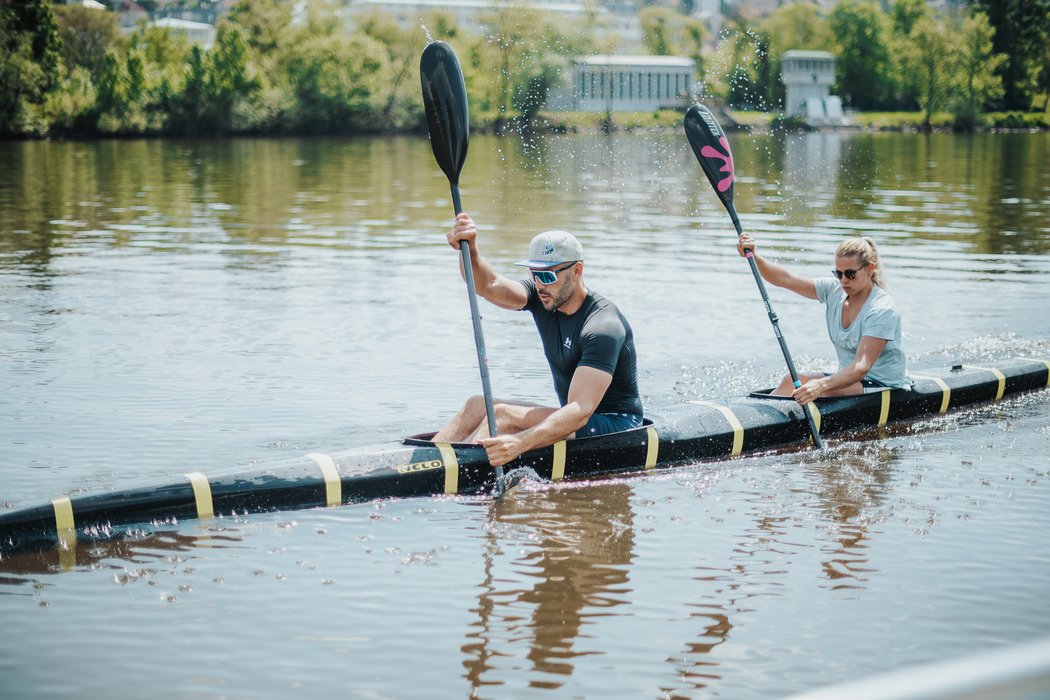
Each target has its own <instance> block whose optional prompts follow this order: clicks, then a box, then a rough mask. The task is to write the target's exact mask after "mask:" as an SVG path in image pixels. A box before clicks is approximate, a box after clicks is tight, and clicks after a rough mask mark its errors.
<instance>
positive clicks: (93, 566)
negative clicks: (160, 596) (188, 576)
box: [0, 526, 241, 590]
mask: <svg viewBox="0 0 1050 700" xmlns="http://www.w3.org/2000/svg"><path fill="white" fill-rule="evenodd" d="M197 529H198V530H204V531H205V532H204V533H203V534H196V535H193V534H188V533H185V532H151V533H148V534H139V535H132V534H116V535H114V536H113V537H112V538H110V539H106V540H101V541H99V542H94V543H91V544H74V545H73V546H72V547H68V546H56V547H54V548H51V549H43V550H37V551H26V552H19V553H16V554H8V555H5V556H4V557H3V559H0V586H12V587H14V588H17V587H20V586H30V587H32V588H33V589H34V590H43V589H45V588H47V587H48V586H50V585H53V584H52V583H50V582H49V580H48V579H46V578H42V577H41V575H54V574H60V573H68V572H72V571H74V570H77V569H79V570H81V571H85V570H104V571H111V572H114V574H113V579H114V581H116V582H117V583H120V584H121V585H126V584H128V583H130V582H132V581H145V582H146V583H147V585H149V586H156V585H157V580H156V579H157V574H158V573H159V572H160V571H161V570H162V569H165V570H166V569H169V568H170V567H172V566H175V567H178V565H180V564H183V563H184V562H185V561H186V559H187V558H190V557H194V556H199V552H196V551H195V550H200V549H211V548H214V547H230V546H236V544H237V543H239V542H241V538H240V537H238V536H237V535H236V534H234V533H231V532H229V531H227V530H226V529H225V528H223V529H216V530H212V529H211V528H207V527H206V526H202V527H199V528H197ZM183 555H185V557H183Z"/></svg>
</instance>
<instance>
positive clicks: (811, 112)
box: [780, 49, 849, 126]
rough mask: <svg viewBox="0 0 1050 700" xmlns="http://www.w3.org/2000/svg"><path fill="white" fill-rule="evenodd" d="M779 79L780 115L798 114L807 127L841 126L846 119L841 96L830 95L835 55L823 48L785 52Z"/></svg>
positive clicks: (793, 115) (790, 115)
mask: <svg viewBox="0 0 1050 700" xmlns="http://www.w3.org/2000/svg"><path fill="white" fill-rule="evenodd" d="M780 79H781V81H782V82H783V83H784V88H785V91H786V96H785V100H784V114H785V115H787V116H789V117H800V118H801V119H802V120H803V121H805V122H806V124H808V125H809V126H842V125H845V124H848V123H849V119H848V118H847V117H846V116H845V114H843V112H842V99H841V98H840V97H838V96H837V95H832V94H831V86H832V85H834V84H835V56H834V55H833V54H831V53H829V52H827V51H801V50H798V49H793V50H791V51H785V52H784V54H783V55H782V56H781V57H780Z"/></svg>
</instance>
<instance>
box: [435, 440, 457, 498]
mask: <svg viewBox="0 0 1050 700" xmlns="http://www.w3.org/2000/svg"><path fill="white" fill-rule="evenodd" d="M434 445H435V446H436V447H437V448H438V451H439V452H441V462H442V464H444V465H445V493H459V458H457V457H456V450H455V449H454V448H453V447H452V445H451V444H449V443H447V442H435V443H434Z"/></svg>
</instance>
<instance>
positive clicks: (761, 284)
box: [727, 207, 824, 450]
mask: <svg viewBox="0 0 1050 700" xmlns="http://www.w3.org/2000/svg"><path fill="white" fill-rule="evenodd" d="M727 208H728V210H729V217H730V218H731V219H732V220H733V225H734V226H736V232H737V235H738V236H739V235H740V234H742V233H743V232H744V229H743V227H741V226H740V219H739V218H738V217H737V215H736V210H735V208H733V207H727ZM744 257H745V258H747V262H748V263H749V264H750V265H751V274H752V275H754V276H755V284H757V285H758V293H759V294H761V295H762V303H763V304H764V305H765V307H766V314H768V315H769V322H770V323H772V324H773V333H774V334H775V335H776V336H777V342H778V343H779V344H780V352H782V353H783V354H784V362H786V363H787V368H788V374H790V375H791V383H792V385H793V386H794V387H795V388H796V389H797V388H799V387H800V386H802V382H801V381H799V378H798V371H797V370H796V369H795V361H794V360H793V359H791V351H790V350H788V346H787V341H786V340H784V334H783V333H781V332H780V318H779V317H778V316H777V312H776V311H774V310H773V305H772V304H771V303H770V301H769V294H767V293H766V282H765V280H763V279H762V273H760V272H759V271H758V263H757V262H755V253H754V252H753V251H752V250H751V249H750V248H745V249H744ZM802 412H803V413H805V414H806V422H807V423H809V432H810V434H811V435H812V436H813V444H814V445H815V446H816V448H817V449H818V450H823V449H824V439H823V438H822V437H820V431H819V430H817V422H816V421H815V420H814V419H813V406H812V404H808V405H806V406H803V407H802Z"/></svg>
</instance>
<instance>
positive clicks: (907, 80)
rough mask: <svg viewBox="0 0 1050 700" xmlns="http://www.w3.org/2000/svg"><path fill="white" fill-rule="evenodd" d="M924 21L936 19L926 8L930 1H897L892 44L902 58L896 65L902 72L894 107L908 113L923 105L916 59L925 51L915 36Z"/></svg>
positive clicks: (892, 16)
mask: <svg viewBox="0 0 1050 700" xmlns="http://www.w3.org/2000/svg"><path fill="white" fill-rule="evenodd" d="M923 18H926V19H930V20H932V19H933V18H934V14H933V11H932V10H931V9H930V6H929V5H927V4H926V0H897V1H896V2H894V3H893V7H892V8H891V9H890V22H891V26H892V29H893V31H892V38H891V40H890V44H891V47H892V48H893V52H894V54H895V55H896V56H898V57H899V59H898V61H897V62H896V63H897V68H898V69H899V70H900V73H899V75H898V76H897V79H896V80H895V81H894V82H895V86H896V89H895V92H894V95H893V99H892V104H893V105H894V106H898V107H903V108H905V109H914V108H915V107H916V106H918V105H919V96H918V92H919V90H920V86H919V83H920V82H921V80H920V76H919V74H918V73H917V72H916V67H915V56H916V53H917V52H920V51H921V48H922V47H920V46H918V45H917V42H919V41H920V39H918V38H917V37H915V36H913V33H914V28H915V25H916V24H917V23H918V22H919V20H921V19H923ZM927 97H928V96H927Z"/></svg>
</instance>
